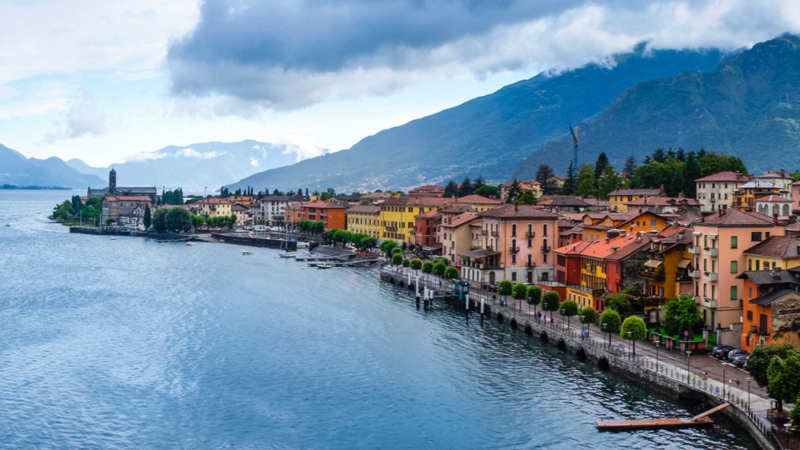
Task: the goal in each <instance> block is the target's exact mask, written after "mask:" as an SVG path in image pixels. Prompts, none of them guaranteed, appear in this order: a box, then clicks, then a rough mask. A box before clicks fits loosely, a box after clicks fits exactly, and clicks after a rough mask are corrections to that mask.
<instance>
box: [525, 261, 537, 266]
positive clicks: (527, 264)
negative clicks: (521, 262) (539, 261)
mask: <svg viewBox="0 0 800 450" xmlns="http://www.w3.org/2000/svg"><path fill="white" fill-rule="evenodd" d="M525 267H536V263H535V262H533V261H528V262H526V263H525Z"/></svg>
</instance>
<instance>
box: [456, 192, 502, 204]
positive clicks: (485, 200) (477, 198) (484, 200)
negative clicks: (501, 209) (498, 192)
mask: <svg viewBox="0 0 800 450" xmlns="http://www.w3.org/2000/svg"><path fill="white" fill-rule="evenodd" d="M456 202H457V203H476V204H483V205H501V204H502V203H503V202H502V201H500V200H497V199H495V198H489V197H484V196H482V195H474V194H473V195H467V196H464V197H459V198H457V199H456Z"/></svg>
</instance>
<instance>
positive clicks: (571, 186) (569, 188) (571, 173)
mask: <svg viewBox="0 0 800 450" xmlns="http://www.w3.org/2000/svg"><path fill="white" fill-rule="evenodd" d="M574 193H575V167H574V166H573V165H572V162H570V163H569V169H567V179H566V180H564V184H563V185H562V186H561V194H563V195H572V194H574Z"/></svg>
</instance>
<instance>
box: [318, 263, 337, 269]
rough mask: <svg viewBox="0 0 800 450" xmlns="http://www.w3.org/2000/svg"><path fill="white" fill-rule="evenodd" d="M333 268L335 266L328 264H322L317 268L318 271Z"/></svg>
mask: <svg viewBox="0 0 800 450" xmlns="http://www.w3.org/2000/svg"><path fill="white" fill-rule="evenodd" d="M331 267H333V266H332V265H330V264H328V263H322V264H320V265H318V266H317V269H330V268H331Z"/></svg>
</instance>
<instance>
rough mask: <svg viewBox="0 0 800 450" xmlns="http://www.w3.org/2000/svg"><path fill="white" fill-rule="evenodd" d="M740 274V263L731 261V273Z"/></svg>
mask: <svg viewBox="0 0 800 450" xmlns="http://www.w3.org/2000/svg"><path fill="white" fill-rule="evenodd" d="M738 272H739V261H731V273H738Z"/></svg>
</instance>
